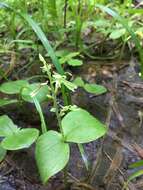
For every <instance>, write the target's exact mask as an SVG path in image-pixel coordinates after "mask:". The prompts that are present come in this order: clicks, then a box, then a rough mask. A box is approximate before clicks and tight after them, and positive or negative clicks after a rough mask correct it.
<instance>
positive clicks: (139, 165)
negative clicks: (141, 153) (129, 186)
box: [129, 160, 143, 168]
mask: <svg viewBox="0 0 143 190" xmlns="http://www.w3.org/2000/svg"><path fill="white" fill-rule="evenodd" d="M141 166H143V160H140V161H138V162H135V163H133V164H131V165H129V168H137V167H141Z"/></svg>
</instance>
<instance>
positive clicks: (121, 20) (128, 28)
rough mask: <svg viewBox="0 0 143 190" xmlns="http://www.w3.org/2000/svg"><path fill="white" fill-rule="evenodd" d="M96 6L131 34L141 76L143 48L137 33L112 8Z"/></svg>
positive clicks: (142, 70)
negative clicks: (139, 63) (137, 54)
mask: <svg viewBox="0 0 143 190" xmlns="http://www.w3.org/2000/svg"><path fill="white" fill-rule="evenodd" d="M96 7H98V8H99V9H101V10H102V11H104V12H106V13H107V14H109V15H111V16H112V17H114V18H115V19H116V20H117V21H118V22H119V23H121V24H122V26H123V27H124V29H126V31H127V32H128V33H129V34H130V35H131V38H132V40H133V42H134V43H135V46H136V48H137V50H138V52H139V57H140V62H141V75H142V77H143V49H142V46H141V44H140V39H139V38H138V37H137V35H136V34H135V32H134V30H133V29H132V27H130V26H129V25H128V21H127V20H126V19H125V18H124V17H122V16H120V15H119V14H118V13H117V12H116V11H114V10H112V9H110V8H108V7H106V6H103V5H101V4H96Z"/></svg>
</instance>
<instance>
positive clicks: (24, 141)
mask: <svg viewBox="0 0 143 190" xmlns="http://www.w3.org/2000/svg"><path fill="white" fill-rule="evenodd" d="M38 135H39V131H38V130H37V129H34V128H29V129H21V130H19V131H18V132H17V133H14V134H13V135H10V136H8V137H6V138H5V139H4V140H3V141H2V143H1V146H2V147H3V148H4V149H6V150H19V149H23V148H28V147H29V146H30V145H31V144H33V143H34V142H35V140H36V139H37V138H38Z"/></svg>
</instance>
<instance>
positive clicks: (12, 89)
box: [0, 80, 28, 94]
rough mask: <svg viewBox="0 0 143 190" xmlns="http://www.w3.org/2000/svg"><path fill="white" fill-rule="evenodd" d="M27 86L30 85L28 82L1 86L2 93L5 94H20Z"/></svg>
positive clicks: (21, 81) (9, 83)
mask: <svg viewBox="0 0 143 190" xmlns="http://www.w3.org/2000/svg"><path fill="white" fill-rule="evenodd" d="M27 85H28V81H27V80H16V81H10V82H6V83H3V84H2V85H1V86H0V91H1V92H3V93H5V94H18V93H20V90H21V89H22V88H23V87H25V86H27Z"/></svg>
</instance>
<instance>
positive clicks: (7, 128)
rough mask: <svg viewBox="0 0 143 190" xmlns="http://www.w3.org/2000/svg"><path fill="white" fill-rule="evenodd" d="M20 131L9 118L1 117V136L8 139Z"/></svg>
mask: <svg viewBox="0 0 143 190" xmlns="http://www.w3.org/2000/svg"><path fill="white" fill-rule="evenodd" d="M18 130H19V129H18V128H17V126H16V125H15V124H14V123H13V121H12V120H11V119H10V118H9V117H8V116H7V115H3V116H0V136H1V137H7V136H10V135H12V134H14V133H16V132H17V131H18Z"/></svg>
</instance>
